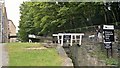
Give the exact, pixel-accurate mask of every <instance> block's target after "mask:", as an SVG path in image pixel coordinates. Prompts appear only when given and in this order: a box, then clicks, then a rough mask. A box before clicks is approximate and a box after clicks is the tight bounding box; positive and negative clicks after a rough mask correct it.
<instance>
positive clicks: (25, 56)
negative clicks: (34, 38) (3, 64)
mask: <svg viewBox="0 0 120 68" xmlns="http://www.w3.org/2000/svg"><path fill="white" fill-rule="evenodd" d="M33 46H36V47H42V46H41V44H35V43H8V44H7V49H8V55H9V66H60V65H61V63H62V60H61V57H60V56H59V55H58V53H57V51H56V49H55V48H48V49H42V50H27V49H25V48H27V47H33Z"/></svg>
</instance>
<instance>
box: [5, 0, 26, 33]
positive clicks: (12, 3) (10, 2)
mask: <svg viewBox="0 0 120 68" xmlns="http://www.w3.org/2000/svg"><path fill="white" fill-rule="evenodd" d="M23 1H28V0H5V7H6V11H7V17H8V19H10V20H12V21H13V23H14V24H15V26H16V31H18V26H19V20H20V10H19V7H20V4H22V3H23Z"/></svg>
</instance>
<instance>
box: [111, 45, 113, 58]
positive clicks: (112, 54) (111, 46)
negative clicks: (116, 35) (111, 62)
mask: <svg viewBox="0 0 120 68" xmlns="http://www.w3.org/2000/svg"><path fill="white" fill-rule="evenodd" d="M111 57H113V48H112V43H111Z"/></svg>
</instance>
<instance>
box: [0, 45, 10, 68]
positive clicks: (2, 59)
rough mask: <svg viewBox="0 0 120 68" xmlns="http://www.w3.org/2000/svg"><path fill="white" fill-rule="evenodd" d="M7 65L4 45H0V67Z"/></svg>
mask: <svg viewBox="0 0 120 68" xmlns="http://www.w3.org/2000/svg"><path fill="white" fill-rule="evenodd" d="M7 65H8V53H7V50H6V49H5V44H2V43H0V67H1V66H7Z"/></svg>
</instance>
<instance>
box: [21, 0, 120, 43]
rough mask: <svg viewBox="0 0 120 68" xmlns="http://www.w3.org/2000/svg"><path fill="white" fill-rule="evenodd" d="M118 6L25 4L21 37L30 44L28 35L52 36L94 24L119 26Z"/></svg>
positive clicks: (96, 3)
mask: <svg viewBox="0 0 120 68" xmlns="http://www.w3.org/2000/svg"><path fill="white" fill-rule="evenodd" d="M118 5H119V3H102V2H58V3H56V2H24V3H23V4H21V7H20V13H21V17H20V25H19V29H20V30H19V38H20V39H21V40H22V41H27V40H28V34H34V35H50V34H52V33H57V32H61V31H64V30H68V29H75V28H81V27H85V26H91V25H100V24H116V25H118V24H119V21H120V19H119V18H120V16H118V15H119V14H120V12H119V11H120V7H119V6H118ZM108 7H110V10H109V8H108Z"/></svg>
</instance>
